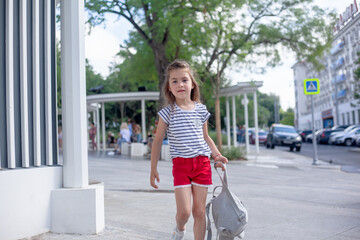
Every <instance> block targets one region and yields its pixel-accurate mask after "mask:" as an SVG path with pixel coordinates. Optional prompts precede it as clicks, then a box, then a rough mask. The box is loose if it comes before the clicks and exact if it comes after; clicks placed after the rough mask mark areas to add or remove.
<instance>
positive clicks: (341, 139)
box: [334, 127, 360, 146]
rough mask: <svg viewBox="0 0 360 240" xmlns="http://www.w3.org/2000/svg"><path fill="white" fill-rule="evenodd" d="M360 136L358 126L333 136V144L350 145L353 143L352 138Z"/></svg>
mask: <svg viewBox="0 0 360 240" xmlns="http://www.w3.org/2000/svg"><path fill="white" fill-rule="evenodd" d="M357 136H360V127H358V128H354V129H353V130H351V131H350V132H349V133H346V134H344V135H340V136H338V137H336V138H335V142H334V143H335V144H345V145H346V146H351V145H352V144H353V143H354V138H355V137H357Z"/></svg>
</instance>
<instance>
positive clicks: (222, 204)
mask: <svg viewBox="0 0 360 240" xmlns="http://www.w3.org/2000/svg"><path fill="white" fill-rule="evenodd" d="M216 172H217V173H218V175H219V177H220V179H221V182H222V186H217V187H215V188H214V191H213V198H212V199H211V200H210V202H209V203H208V204H207V205H206V215H207V219H208V223H207V231H208V235H207V240H211V237H212V232H211V221H210V217H209V211H210V205H211V204H212V216H213V219H214V224H215V227H216V229H217V236H216V239H219V240H233V239H234V238H235V237H239V238H241V239H242V238H244V230H245V227H246V224H247V222H248V214H247V211H246V209H245V207H244V205H243V203H242V202H241V201H240V200H239V199H238V198H237V197H236V195H235V194H234V193H232V192H230V190H229V188H228V181H227V173H226V167H225V171H224V178H222V177H221V176H220V174H219V172H218V170H217V168H216ZM218 187H222V190H221V193H220V194H219V195H218V196H216V197H215V190H216V188H218Z"/></svg>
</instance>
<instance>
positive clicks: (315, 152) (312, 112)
mask: <svg viewBox="0 0 360 240" xmlns="http://www.w3.org/2000/svg"><path fill="white" fill-rule="evenodd" d="M311 119H312V136H313V141H312V142H313V146H314V159H313V163H312V164H313V165H317V160H318V159H317V146H316V136H315V124H314V95H311Z"/></svg>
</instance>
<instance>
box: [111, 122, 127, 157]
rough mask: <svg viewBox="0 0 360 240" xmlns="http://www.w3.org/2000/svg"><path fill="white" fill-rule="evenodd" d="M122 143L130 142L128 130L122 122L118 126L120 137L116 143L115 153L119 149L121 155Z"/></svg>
mask: <svg viewBox="0 0 360 240" xmlns="http://www.w3.org/2000/svg"><path fill="white" fill-rule="evenodd" d="M123 142H130V130H129V128H128V125H127V124H126V122H123V123H122V124H121V125H120V135H119V137H118V139H117V141H116V147H115V152H116V151H118V149H119V152H120V154H121V143H123Z"/></svg>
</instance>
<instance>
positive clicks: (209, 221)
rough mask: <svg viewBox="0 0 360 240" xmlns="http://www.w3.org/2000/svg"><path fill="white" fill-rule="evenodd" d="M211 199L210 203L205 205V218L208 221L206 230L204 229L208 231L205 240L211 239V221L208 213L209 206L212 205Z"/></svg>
mask: <svg viewBox="0 0 360 240" xmlns="http://www.w3.org/2000/svg"><path fill="white" fill-rule="evenodd" d="M213 199H214V198H213ZM213 199H211V200H210V202H209V203H208V204H206V216H207V219H208V221H207V229H206V230H207V231H208V234H207V240H211V237H212V232H211V220H210V216H209V212H210V205H211V204H212V202H213Z"/></svg>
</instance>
